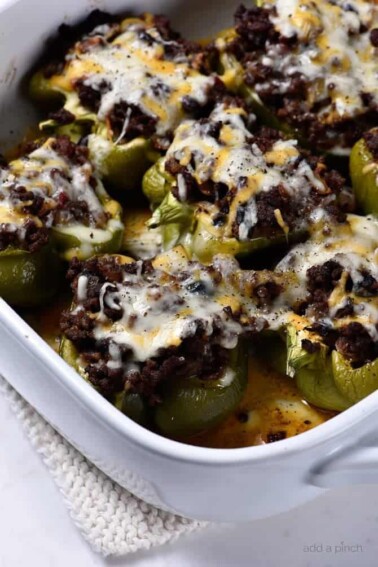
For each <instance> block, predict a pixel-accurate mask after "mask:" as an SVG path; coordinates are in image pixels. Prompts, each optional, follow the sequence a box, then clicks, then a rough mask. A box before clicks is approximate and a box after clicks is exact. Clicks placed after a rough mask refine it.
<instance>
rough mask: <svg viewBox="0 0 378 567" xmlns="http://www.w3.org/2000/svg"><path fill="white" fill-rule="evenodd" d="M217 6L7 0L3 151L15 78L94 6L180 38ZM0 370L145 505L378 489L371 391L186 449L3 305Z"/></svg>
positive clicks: (1, 40)
mask: <svg viewBox="0 0 378 567" xmlns="http://www.w3.org/2000/svg"><path fill="white" fill-rule="evenodd" d="M237 3H238V2H235V1H234V0H224V1H223V2H222V7H220V5H219V4H220V3H219V2H217V1H216V0H212V1H210V2H209V1H208V2H206V3H204V2H201V0H198V1H197V0H195V1H193V2H191V3H190V5H189V3H188V2H185V0H176V1H175V0H155V1H154V0H139V1H138V0H118V1H116V0H109V1H103V2H101V1H95V0H65V1H64V2H59V3H58V2H46V0H13V1H12V0H5V1H4V0H3V2H0V45H1V54H2V58H1V64H0V120H1V122H0V123H1V125H2V130H1V137H0V142H1V144H7V145H9V144H14V143H15V142H16V141H17V139H19V138H20V136H21V135H22V133H23V132H24V131H25V128H26V126H27V125H28V124H31V123H32V122H33V119H34V116H33V111H32V108H31V106H30V105H28V103H27V102H25V100H23V99H22V97H21V95H20V92H19V85H20V80H21V78H22V77H23V75H24V74H25V72H26V71H27V70H28V68H29V67H30V65H31V63H32V62H33V60H34V58H35V56H36V55H37V54H38V53H39V52H40V51H41V49H42V47H43V42H44V39H45V38H46V37H47V36H49V35H50V34H51V32H52V31H54V30H55V29H56V28H57V26H58V25H59V24H60V23H61V22H63V21H71V22H74V21H75V20H77V18H78V17H82V16H84V15H85V14H86V13H87V12H88V11H90V10H91V9H93V8H101V9H105V10H109V11H120V10H125V9H129V8H130V9H134V10H136V11H137V12H140V11H142V10H150V11H154V12H161V13H166V14H167V15H168V16H170V17H171V18H172V20H173V22H174V24H175V25H176V26H177V27H179V28H180V29H181V30H182V31H183V32H184V33H186V34H187V35H193V36H195V35H197V36H198V35H203V34H204V33H209V32H212V31H214V30H216V29H220V28H221V27H222V26H224V25H227V23H229V22H230V21H231V17H232V12H233V9H234V8H235V6H236V4H237ZM0 373H2V374H3V375H4V376H5V377H6V379H7V380H8V381H9V382H10V383H11V384H12V385H13V386H14V388H16V390H17V391H18V392H19V393H20V394H21V395H22V396H24V397H25V398H26V399H27V400H28V401H29V402H30V403H31V404H32V405H33V406H34V407H35V408H36V409H37V410H38V411H39V412H40V413H41V414H42V415H43V416H44V417H45V418H46V419H47V420H48V421H49V422H50V423H51V424H52V425H53V426H54V427H55V428H56V429H57V430H58V431H59V432H60V433H61V434H62V435H63V436H64V437H66V438H67V439H68V440H69V441H70V442H71V443H72V444H73V445H75V446H76V447H77V448H78V449H79V450H80V451H81V452H82V453H83V454H84V455H86V456H87V457H88V458H89V459H90V460H92V461H93V462H94V463H95V464H96V465H97V466H98V467H99V468H100V469H102V470H103V471H104V472H106V473H107V474H108V475H109V476H111V477H112V478H114V479H115V480H116V481H117V482H119V483H120V484H121V485H123V486H125V487H126V488H128V489H129V490H130V491H131V492H133V493H135V494H136V495H138V496H139V497H141V498H143V499H145V500H146V501H148V502H150V503H152V504H155V505H157V506H159V507H161V508H164V509H168V510H171V511H173V512H177V513H179V514H182V515H184V516H188V517H193V518H198V519H206V520H215V521H244V520H248V519H253V518H258V517H263V516H268V515H272V514H276V513H279V512H281V511H284V510H288V509H289V508H292V507H294V506H296V505H298V504H300V503H302V502H305V501H307V500H310V499H311V498H314V497H315V496H317V495H318V494H320V493H321V492H322V491H324V490H326V489H327V488H329V487H331V486H336V485H341V484H345V483H362V482H364V483H366V482H367V483H369V482H370V483H372V482H378V427H377V425H378V392H376V393H374V394H372V395H371V396H369V397H368V398H367V399H365V400H364V401H362V402H360V403H359V404H357V405H356V406H354V407H352V408H351V409H349V410H347V411H346V412H344V413H343V414H341V415H339V416H337V417H335V418H333V419H332V420H330V421H329V422H327V423H325V424H323V425H320V426H318V427H317V428H315V429H313V430H311V431H309V432H307V433H304V434H302V435H299V436H298V437H295V438H291V439H287V440H284V441H280V442H279V443H273V444H270V445H265V446H258V447H250V448H243V449H228V450H227V449H225V450H219V449H205V448H199V447H192V446H188V445H183V444H180V443H176V442H174V441H170V440H167V439H164V438H162V437H160V436H158V435H156V434H154V433H151V432H150V431H147V430H145V429H143V428H141V427H140V426H138V425H137V424H135V423H133V422H132V421H131V420H129V419H128V418H126V417H125V416H123V415H122V414H121V413H120V412H119V411H117V410H116V409H115V408H114V407H112V406H111V405H110V404H109V403H108V402H106V401H105V400H104V399H103V398H101V396H100V395H99V394H97V392H95V391H94V390H93V389H92V388H91V387H90V386H89V385H88V384H86V383H85V382H84V381H83V380H81V379H79V378H78V376H77V374H76V373H75V372H74V371H73V370H72V369H71V368H70V367H69V366H68V365H67V364H66V363H65V362H64V361H63V360H61V359H60V358H59V356H58V355H57V354H55V353H54V352H53V351H52V350H51V349H50V348H49V347H48V346H47V345H46V344H45V343H44V341H43V340H42V339H41V338H40V337H39V336H38V335H37V334H36V333H34V332H33V331H32V329H30V327H29V326H28V325H27V324H26V323H25V322H24V321H23V320H22V319H20V318H19V317H18V316H17V315H16V313H15V312H14V311H13V310H12V309H11V308H10V307H9V306H8V305H7V304H6V303H5V302H4V301H2V300H1V299H0Z"/></svg>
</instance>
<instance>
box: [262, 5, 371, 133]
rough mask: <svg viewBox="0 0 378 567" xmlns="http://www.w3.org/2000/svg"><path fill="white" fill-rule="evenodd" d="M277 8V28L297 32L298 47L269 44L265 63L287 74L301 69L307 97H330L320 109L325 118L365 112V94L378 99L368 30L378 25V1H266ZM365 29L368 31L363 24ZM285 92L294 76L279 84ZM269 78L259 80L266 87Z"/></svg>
mask: <svg viewBox="0 0 378 567" xmlns="http://www.w3.org/2000/svg"><path fill="white" fill-rule="evenodd" d="M263 6H264V7H266V8H271V7H272V6H273V7H275V10H276V15H275V16H271V21H272V23H273V24H274V27H275V29H276V30H277V31H278V32H279V33H280V34H281V35H283V36H285V37H288V38H290V37H293V36H297V37H298V39H299V47H298V48H297V47H294V48H293V50H291V51H289V52H288V51H287V50H285V49H283V48H282V46H280V45H267V46H266V55H265V57H264V60H263V61H262V63H263V64H264V65H266V66H269V67H273V68H274V69H275V70H276V71H278V72H280V73H282V74H283V75H284V76H285V77H288V78H290V77H291V76H293V75H295V74H297V73H300V74H301V75H303V76H304V77H305V79H306V81H307V82H309V83H310V85H311V86H310V88H309V94H308V102H309V104H310V107H311V106H312V104H314V103H316V102H317V101H323V100H325V99H327V98H328V97H330V102H329V103H327V104H325V105H323V106H322V108H321V109H320V111H318V112H317V114H318V116H319V117H320V119H321V120H322V121H324V122H327V121H329V122H333V121H337V120H343V119H346V118H349V117H355V116H358V115H359V114H361V113H363V112H365V111H366V106H365V105H364V103H363V101H362V99H361V93H369V94H370V95H371V96H372V98H373V102H375V103H376V104H378V56H377V52H376V51H377V50H376V48H374V47H373V45H372V44H371V42H370V38H369V32H370V31H371V30H372V29H374V28H376V27H378V5H377V3H376V2H374V1H370V2H369V1H366V0H332V1H330V0H316V1H314V0H265V2H264V3H263ZM361 28H363V31H360V29H361ZM275 86H276V87H277V88H280V92H281V93H282V94H283V95H284V94H285V92H286V90H287V89H288V88H289V86H290V81H289V80H288V81H284V82H281V84H277V85H275ZM265 87H266V85H265V83H260V84H259V85H257V88H256V90H257V92H259V89H265Z"/></svg>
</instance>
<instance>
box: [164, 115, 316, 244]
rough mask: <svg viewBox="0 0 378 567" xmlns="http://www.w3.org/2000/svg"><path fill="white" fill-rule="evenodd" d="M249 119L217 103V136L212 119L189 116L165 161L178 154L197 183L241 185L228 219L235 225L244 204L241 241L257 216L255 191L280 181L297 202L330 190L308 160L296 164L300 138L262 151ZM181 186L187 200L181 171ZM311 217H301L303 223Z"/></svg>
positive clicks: (181, 126)
mask: <svg viewBox="0 0 378 567" xmlns="http://www.w3.org/2000/svg"><path fill="white" fill-rule="evenodd" d="M248 118H249V117H248V116H247V114H246V112H245V111H244V110H243V109H242V108H233V107H230V108H226V107H225V106H224V105H223V104H219V105H217V106H216V108H215V109H214V111H213V112H212V113H211V115H210V117H209V123H210V125H213V126H215V125H217V124H219V123H220V124H221V130H220V134H219V137H218V139H215V138H214V137H213V136H211V135H210V133H209V124H207V123H200V122H198V121H194V120H187V121H185V122H183V123H182V124H181V125H180V126H179V127H178V128H177V130H176V134H175V137H174V139H173V142H172V144H171V146H170V148H169V150H168V152H167V157H166V160H168V159H170V158H174V159H176V160H177V161H179V162H180V164H181V165H183V166H185V167H187V168H188V170H189V172H190V173H191V175H193V176H194V178H195V179H196V181H197V182H198V183H199V184H202V183H205V182H206V181H209V180H211V181H212V182H214V183H223V184H225V185H227V187H228V188H230V189H231V188H236V189H237V192H236V194H235V197H234V199H233V204H232V205H231V209H230V215H229V223H230V225H231V224H232V222H233V221H234V219H235V217H236V214H237V210H238V207H239V206H240V205H243V206H244V217H243V222H241V223H240V225H239V240H242V241H243V240H248V233H249V231H250V229H251V228H253V227H254V226H255V225H256V223H257V220H258V219H257V209H256V201H255V196H256V194H258V193H260V192H263V191H269V190H270V189H272V188H273V187H276V186H277V185H282V186H283V187H284V188H285V190H286V191H287V193H288V195H289V196H290V197H291V198H293V200H295V201H298V202H300V201H301V200H302V199H304V198H306V197H307V196H308V195H309V193H310V191H311V190H312V189H313V188H314V187H315V189H316V190H318V191H319V192H320V193H323V192H324V193H327V189H326V187H325V186H324V184H323V182H322V181H321V180H320V179H319V178H317V177H316V176H315V174H314V172H313V170H312V169H311V167H310V166H309V164H308V163H307V162H306V161H305V160H304V159H303V160H302V161H300V162H299V164H297V163H296V162H297V160H298V158H299V157H300V153H299V151H298V149H297V141H296V140H278V141H276V142H274V144H273V146H272V148H271V149H270V150H269V151H267V152H266V153H265V154H264V153H263V152H262V151H261V150H260V149H259V147H258V146H257V144H256V143H253V135H252V134H251V132H250V131H249V130H248V128H247V126H246V122H247V121H248ZM294 164H295V165H294ZM293 166H294V167H293ZM181 177H182V176H181ZM177 185H178V195H179V198H180V200H181V201H183V200H185V196H186V191H185V187H184V186H183V179H180V175H179V176H178V178H177ZM307 221H308V219H301V223H303V225H304V226H305V224H306V222H307ZM278 224H279V223H278ZM282 228H283V230H284V229H285V227H282ZM284 231H285V230H284Z"/></svg>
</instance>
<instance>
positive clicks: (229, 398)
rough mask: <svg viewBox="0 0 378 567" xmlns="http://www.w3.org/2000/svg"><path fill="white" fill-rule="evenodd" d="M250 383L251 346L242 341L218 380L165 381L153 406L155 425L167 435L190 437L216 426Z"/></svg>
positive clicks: (237, 401)
mask: <svg viewBox="0 0 378 567" xmlns="http://www.w3.org/2000/svg"><path fill="white" fill-rule="evenodd" d="M230 372H231V374H230ZM228 376H230V380H231V382H229V380H228V379H227V377H228ZM247 382H248V348H247V347H246V345H244V344H243V342H240V343H239V345H238V346H237V347H236V348H235V349H234V350H233V351H232V353H231V359H230V364H229V367H228V368H227V369H226V371H225V373H224V376H223V377H222V378H220V379H219V380H214V381H213V380H211V381H206V380H199V379H198V378H196V377H195V376H191V377H188V378H180V379H175V378H174V377H172V378H171V379H170V380H169V381H168V382H167V383H166V384H164V387H163V388H162V391H161V396H162V402H161V404H159V405H157V406H156V408H155V409H154V417H153V419H154V423H155V426H156V427H157V429H158V431H159V432H160V433H162V434H163V435H167V436H168V437H188V436H191V435H195V434H197V433H201V432H202V431H206V430H207V429H210V428H213V427H215V426H216V425H218V424H219V423H221V422H222V421H223V420H224V419H225V418H226V417H227V416H228V415H230V413H232V411H234V410H235V409H236V408H237V406H238V404H239V402H240V400H241V398H242V396H243V393H244V391H245V388H246V386H247Z"/></svg>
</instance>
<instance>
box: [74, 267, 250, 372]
mask: <svg viewBox="0 0 378 567" xmlns="http://www.w3.org/2000/svg"><path fill="white" fill-rule="evenodd" d="M141 269H142V264H140V270H139V272H138V273H137V274H128V273H125V274H124V278H123V281H122V283H105V284H104V285H103V286H102V289H101V291H100V307H101V308H100V311H99V312H98V313H97V314H96V315H95V331H94V335H95V338H96V339H97V340H102V339H105V338H106V339H109V341H110V343H109V344H111V345H112V348H111V349H109V354H110V357H111V361H110V362H111V364H112V366H113V367H114V365H115V364H122V362H121V357H120V347H123V348H125V347H126V348H127V349H130V350H131V351H132V359H133V360H135V361H138V362H143V361H145V360H148V359H149V358H152V357H154V356H158V355H159V353H160V352H161V350H162V349H166V348H169V347H178V346H179V345H180V344H181V343H182V341H183V340H184V339H187V338H189V337H191V336H193V335H194V334H195V333H196V331H197V328H198V323H199V322H200V324H201V329H203V332H204V334H205V335H206V336H211V335H212V334H213V332H214V329H215V324H216V326H217V329H219V328H220V329H221V332H220V333H219V335H217V338H216V341H217V342H218V344H220V345H221V346H223V347H224V348H228V349H232V348H234V347H235V346H236V345H237V342H238V337H239V335H240V333H241V325H240V323H238V322H236V321H235V320H234V319H233V318H232V316H230V315H229V314H228V313H227V312H226V311H225V310H224V306H225V305H228V301H227V299H228V297H233V296H235V290H234V289H233V288H232V287H231V286H230V285H229V284H228V283H227V281H224V280H223V281H222V282H221V283H216V282H215V281H214V279H213V278H212V277H211V274H210V273H209V272H208V271H207V270H206V269H205V268H204V267H203V266H201V265H200V264H196V263H191V264H187V265H186V270H185V271H183V272H181V273H180V272H178V271H177V267H176V268H173V266H171V267H170V273H169V274H168V272H167V271H164V272H163V271H161V269H160V266H159V268H156V267H155V271H154V272H153V273H152V274H147V275H144V274H142V273H141ZM175 276H178V277H177V278H176V277H175ZM79 288H80V289H79V290H78V292H80V297H83V293H84V290H85V282H83V281H82V280H81V279H80V281H79ZM78 295H79V294H78ZM236 305H237V307H238V306H239V303H238V302H237V301H236ZM105 307H110V308H112V309H117V310H121V309H122V317H121V319H119V320H118V321H115V322H112V321H110V320H109V319H108V318H107V317H106V315H105V313H104V309H105ZM77 309H80V305H79V306H78V307H77ZM227 379H228V380H231V376H228V378H227Z"/></svg>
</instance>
